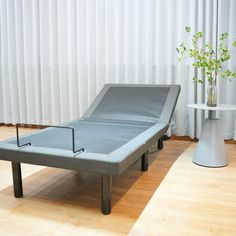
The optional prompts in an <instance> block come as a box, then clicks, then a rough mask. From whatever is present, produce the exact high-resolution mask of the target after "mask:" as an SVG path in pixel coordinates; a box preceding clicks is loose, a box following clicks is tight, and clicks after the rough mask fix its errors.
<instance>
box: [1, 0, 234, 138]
mask: <svg viewBox="0 0 236 236" xmlns="http://www.w3.org/2000/svg"><path fill="white" fill-rule="evenodd" d="M219 1H220V14H219V18H220V20H219V31H228V32H229V34H230V37H232V36H234V35H236V26H235V24H234V22H235V21H236V19H235V14H234V10H233V9H236V6H235V1H233V0H224V1H223V0H219ZM223 5H224V7H222V6H223ZM215 22H216V1H214V0H209V1H205V0H178V1H172V0H166V1H163V0H148V1H146V0H67V1H64V0H50V1H48V0H34V1H27V0H8V1H7V0H0V122H3V123H16V122H24V123H37V124H39V123H43V124H56V123H60V122H63V121H67V120H73V119H77V118H79V117H80V116H81V115H82V114H83V113H84V111H85V110H86V109H87V107H88V106H89V104H90V103H91V102H92V100H93V99H94V97H95V96H96V95H97V93H98V92H99V91H100V90H101V88H102V87H103V85H104V84H105V83H155V84H159V83H164V84H181V86H182V91H181V95H180V99H179V102H178V106H177V109H176V112H175V116H174V121H173V126H172V132H174V133H175V134H177V135H190V136H191V137H193V136H195V135H196V136H199V133H200V129H201V126H202V120H203V114H202V113H200V112H198V113H197V116H195V115H194V113H193V112H192V111H190V110H188V108H187V107H186V105H187V104H188V103H193V102H204V99H205V98H204V97H205V89H204V86H201V85H198V86H194V85H193V83H192V81H191V78H192V77H193V76H194V75H195V76H196V75H197V76H200V75H198V74H197V72H196V71H194V69H192V67H191V66H189V61H184V62H183V63H181V64H179V63H178V61H177V55H176V51H175V48H176V47H177V46H178V45H179V44H180V43H181V42H182V41H184V42H186V43H188V39H187V34H186V33H185V32H184V27H185V26H186V25H189V26H191V27H192V29H193V30H194V31H197V30H201V31H204V33H205V34H206V36H207V40H208V41H210V42H212V43H215V35H216V32H215V26H216V24H215ZM230 39H231V38H230ZM235 62H236V58H235V57H234V60H233V63H231V64H230V67H235ZM219 86H220V102H225V103H229V104H232V103H235V100H236V99H235V98H236V97H235V96H236V95H235V92H233V89H232V87H234V91H235V87H236V83H235V81H234V82H232V83H231V84H229V83H219ZM226 91H227V92H226ZM228 91H230V92H228ZM196 118H197V119H196ZM223 120H224V122H225V123H224V124H225V128H226V136H227V138H232V137H234V138H236V134H235V133H236V132H235V129H236V127H235V126H236V123H235V121H234V119H233V115H232V114H226V115H224V117H223Z"/></svg>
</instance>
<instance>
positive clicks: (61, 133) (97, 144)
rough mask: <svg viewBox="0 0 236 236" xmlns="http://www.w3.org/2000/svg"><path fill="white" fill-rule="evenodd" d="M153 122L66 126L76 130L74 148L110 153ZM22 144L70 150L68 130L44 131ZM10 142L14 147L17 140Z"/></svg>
mask: <svg viewBox="0 0 236 236" xmlns="http://www.w3.org/2000/svg"><path fill="white" fill-rule="evenodd" d="M152 125H154V123H147V122H146V123H145V122H138V123H137V122H136V123H131V122H129V123H120V122H119V121H114V122H108V121H93V120H89V119H84V120H80V121H77V122H73V123H69V124H68V125H67V126H70V127H73V128H74V129H75V146H76V149H78V148H81V147H83V148H84V149H85V150H86V151H87V152H91V153H102V154H109V153H111V152H112V151H114V150H115V149H117V148H119V147H120V146H122V145H124V144H125V143H127V142H129V141H130V140H131V139H133V138H134V137H136V136H137V135H139V134H140V133H142V132H143V131H144V130H146V129H148V128H149V127H150V126H152ZM20 142H21V144H23V143H28V142H31V143H32V145H33V146H39V147H48V148H58V149H66V150H71V148H72V146H71V145H72V142H71V130H67V129H56V128H52V129H45V131H44V132H41V133H35V134H32V135H30V136H28V137H25V138H21V139H20ZM11 143H14V144H16V141H15V140H14V141H12V142H11Z"/></svg>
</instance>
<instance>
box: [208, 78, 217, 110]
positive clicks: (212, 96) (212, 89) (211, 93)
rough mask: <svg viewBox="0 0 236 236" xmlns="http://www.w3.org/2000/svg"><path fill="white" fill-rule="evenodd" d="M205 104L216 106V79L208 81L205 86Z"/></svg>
mask: <svg viewBox="0 0 236 236" xmlns="http://www.w3.org/2000/svg"><path fill="white" fill-rule="evenodd" d="M207 106H209V107H216V106H217V88H216V81H209V82H208V87H207Z"/></svg>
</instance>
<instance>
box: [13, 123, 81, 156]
mask: <svg viewBox="0 0 236 236" xmlns="http://www.w3.org/2000/svg"><path fill="white" fill-rule="evenodd" d="M21 126H35V124H24V123H17V124H16V138H17V146H18V147H24V146H31V143H30V142H29V143H25V144H21V145H20V138H19V127H21ZM39 126H42V127H47V128H49V127H50V128H59V129H70V130H71V134H72V136H71V138H72V152H73V153H78V152H84V148H80V149H77V150H76V149H75V130H74V128H72V127H68V126H57V125H39Z"/></svg>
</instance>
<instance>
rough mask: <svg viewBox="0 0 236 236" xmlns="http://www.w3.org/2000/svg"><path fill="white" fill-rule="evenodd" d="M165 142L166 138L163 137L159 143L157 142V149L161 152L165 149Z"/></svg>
mask: <svg viewBox="0 0 236 236" xmlns="http://www.w3.org/2000/svg"><path fill="white" fill-rule="evenodd" d="M163 140H164V136H161V137H160V138H159V140H158V142H157V148H158V149H159V150H161V149H163V147H164V143H163Z"/></svg>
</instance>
